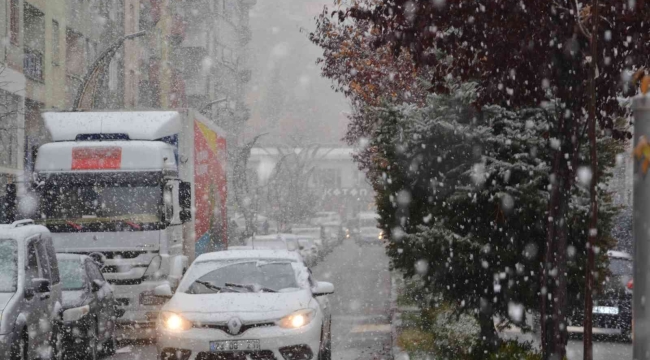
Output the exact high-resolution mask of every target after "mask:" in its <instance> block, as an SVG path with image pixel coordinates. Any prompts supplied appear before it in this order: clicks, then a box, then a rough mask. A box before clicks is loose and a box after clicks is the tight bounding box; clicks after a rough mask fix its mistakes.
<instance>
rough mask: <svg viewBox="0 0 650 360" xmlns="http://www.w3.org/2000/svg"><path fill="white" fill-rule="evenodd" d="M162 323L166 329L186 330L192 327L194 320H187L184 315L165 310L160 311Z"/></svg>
mask: <svg viewBox="0 0 650 360" xmlns="http://www.w3.org/2000/svg"><path fill="white" fill-rule="evenodd" d="M160 324H161V325H162V327H163V328H164V329H166V330H170V331H185V330H189V329H191V328H192V326H193V325H192V322H190V321H187V320H185V319H184V318H183V317H182V316H180V315H178V314H175V313H173V312H168V311H163V312H161V313H160Z"/></svg>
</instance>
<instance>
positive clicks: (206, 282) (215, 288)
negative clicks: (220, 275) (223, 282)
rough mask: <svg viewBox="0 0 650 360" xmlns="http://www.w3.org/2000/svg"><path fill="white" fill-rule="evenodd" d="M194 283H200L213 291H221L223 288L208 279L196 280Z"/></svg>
mask: <svg viewBox="0 0 650 360" xmlns="http://www.w3.org/2000/svg"><path fill="white" fill-rule="evenodd" d="M195 283H197V284H201V285H203V286H205V287H207V288H208V289H210V290H214V291H217V292H221V291H222V290H223V288H222V287H219V286H217V285H214V284H213V283H211V282H209V281H202V280H196V281H195Z"/></svg>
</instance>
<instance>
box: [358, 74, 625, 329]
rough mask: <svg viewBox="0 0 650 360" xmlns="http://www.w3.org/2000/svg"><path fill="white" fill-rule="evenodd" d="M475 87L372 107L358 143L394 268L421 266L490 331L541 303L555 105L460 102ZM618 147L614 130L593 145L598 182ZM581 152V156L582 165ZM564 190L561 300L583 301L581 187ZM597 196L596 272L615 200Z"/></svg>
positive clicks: (437, 288) (438, 289)
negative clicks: (367, 140)
mask: <svg viewBox="0 0 650 360" xmlns="http://www.w3.org/2000/svg"><path fill="white" fill-rule="evenodd" d="M475 94H476V92H475V87H474V86H473V85H472V84H464V85H462V86H458V85H453V86H452V94H451V95H449V96H431V97H430V98H429V100H428V101H427V105H426V106H425V107H422V108H416V107H412V106H402V107H392V108H380V109H375V110H374V111H373V114H374V116H377V117H378V118H379V121H378V122H377V123H378V124H381V125H380V126H378V128H377V129H376V132H375V133H374V134H373V141H371V145H370V147H369V148H368V149H367V150H366V151H367V152H368V155H369V158H370V159H372V160H371V164H370V166H369V167H370V169H369V170H370V171H369V174H370V177H371V179H372V181H373V184H374V187H375V190H376V192H377V201H376V202H377V207H378V210H379V213H380V215H381V227H382V228H383V229H384V231H385V232H386V233H387V234H390V235H391V242H390V245H389V247H388V254H389V255H390V257H391V258H392V264H393V266H394V267H395V268H398V269H401V270H403V271H404V272H405V273H406V275H407V276H413V275H415V274H417V273H418V272H419V273H420V275H422V278H423V280H424V284H425V285H424V286H425V289H426V291H428V292H430V293H432V294H438V295H440V300H441V301H445V302H451V303H454V304H456V305H457V306H458V307H459V309H460V311H462V312H466V313H469V314H472V315H474V316H475V317H476V318H477V320H478V321H479V323H480V324H482V325H483V331H484V333H483V335H484V336H490V335H491V336H494V334H489V333H490V331H491V330H490V328H492V332H493V327H492V326H491V319H492V316H493V315H498V316H500V317H501V318H503V319H509V320H511V321H513V322H516V323H520V320H522V317H521V316H520V314H521V311H523V310H527V309H536V308H537V306H538V304H539V298H540V296H539V292H540V291H541V289H540V285H539V284H540V276H541V275H540V269H541V268H542V256H543V254H542V252H543V249H544V246H545V241H546V231H547V224H548V221H549V216H548V199H549V191H548V189H549V184H550V174H551V164H552V156H553V155H554V152H555V151H556V150H555V149H556V148H558V146H557V145H556V143H555V140H554V139H552V138H550V137H549V130H548V129H549V127H550V123H551V122H552V121H553V119H554V117H556V116H558V114H557V113H556V112H555V109H554V108H553V106H552V104H551V105H548V106H547V107H546V108H544V109H542V108H537V109H529V110H521V111H516V112H515V111H507V110H505V109H503V108H501V107H497V106H490V107H484V108H483V109H481V111H480V112H474V111H471V110H469V109H471V107H470V106H469V104H470V103H471V102H472V100H473V98H474V96H475ZM617 144H618V143H616V142H614V141H613V140H611V138H603V139H601V140H600V142H599V157H600V158H599V164H600V169H601V173H600V180H601V181H603V182H604V181H607V179H608V177H609V173H608V172H607V171H605V170H607V169H609V168H611V166H613V161H614V157H615V154H617V153H619V152H621V151H622V149H621V148H620V145H617ZM580 152H581V154H582V153H584V154H585V156H586V154H587V153H586V149H580ZM587 161H588V158H586V157H582V156H581V157H580V165H582V164H587ZM571 195H572V196H571V197H570V199H569V209H568V212H567V214H566V217H565V219H566V222H567V231H568V243H569V244H568V248H567V249H565V251H567V253H568V255H569V270H568V272H569V274H568V299H569V301H582V296H581V291H582V289H583V283H584V264H585V261H586V256H585V243H586V241H585V240H586V238H587V232H588V225H587V223H588V209H589V196H588V195H589V194H588V190H587V189H586V188H584V187H582V186H580V185H577V186H574V189H573V193H572V194H571ZM598 198H599V201H600V204H599V211H600V213H599V223H598V233H599V234H600V236H599V238H598V239H599V240H598V241H599V243H598V247H599V249H600V250H601V251H600V252H599V257H598V261H597V263H598V264H600V265H599V272H601V273H603V270H604V269H605V267H606V258H605V255H606V250H608V249H609V248H611V246H612V241H611V239H610V237H609V235H608V234H609V233H610V229H611V226H612V224H611V221H612V217H613V216H614V214H615V212H616V209H615V208H614V207H613V206H612V205H611V203H610V198H609V195H608V194H607V193H606V192H605V191H604V190H603V189H600V190H599V195H598ZM410 200H413V201H410ZM552 275H553V274H552ZM520 325H523V324H520ZM524 328H525V326H524Z"/></svg>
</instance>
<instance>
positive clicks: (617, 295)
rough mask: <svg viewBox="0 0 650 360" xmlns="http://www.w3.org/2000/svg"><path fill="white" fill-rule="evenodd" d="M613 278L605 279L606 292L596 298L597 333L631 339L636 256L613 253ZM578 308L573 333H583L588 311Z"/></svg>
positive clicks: (594, 313) (611, 268) (575, 312)
mask: <svg viewBox="0 0 650 360" xmlns="http://www.w3.org/2000/svg"><path fill="white" fill-rule="evenodd" d="M607 255H608V256H609V271H610V276H609V277H608V278H606V279H605V282H604V284H603V291H602V292H601V293H600V294H598V295H596V296H595V297H594V300H593V301H594V305H593V315H594V316H593V328H594V330H593V333H594V334H596V335H623V336H630V334H631V332H632V290H631V289H630V285H629V283H630V280H632V256H631V255H630V254H628V253H624V252H620V251H609V252H608V253H607ZM581 308H582V306H579V307H576V309H575V310H574V312H573V314H572V316H571V320H572V323H573V324H575V325H577V326H575V327H573V326H569V329H568V330H569V331H571V332H582V331H583V329H582V322H583V319H584V311H582V309H581Z"/></svg>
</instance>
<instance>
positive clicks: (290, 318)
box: [278, 309, 315, 329]
mask: <svg viewBox="0 0 650 360" xmlns="http://www.w3.org/2000/svg"><path fill="white" fill-rule="evenodd" d="M314 314H315V312H314V310H311V309H305V310H299V311H296V312H294V313H293V314H291V315H287V316H285V317H283V318H282V319H280V321H278V326H280V327H281V328H285V329H299V328H301V327H303V326H305V325H307V324H309V323H310V322H311V321H312V320H313V319H314Z"/></svg>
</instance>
